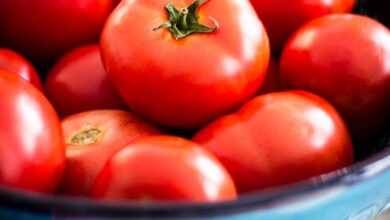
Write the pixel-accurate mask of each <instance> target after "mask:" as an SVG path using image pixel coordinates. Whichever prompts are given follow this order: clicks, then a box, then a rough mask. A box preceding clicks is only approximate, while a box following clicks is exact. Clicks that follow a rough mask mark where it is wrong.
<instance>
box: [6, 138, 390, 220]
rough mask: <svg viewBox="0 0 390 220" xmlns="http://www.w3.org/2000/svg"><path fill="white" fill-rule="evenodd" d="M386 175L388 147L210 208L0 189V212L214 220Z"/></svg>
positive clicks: (388, 160)
mask: <svg viewBox="0 0 390 220" xmlns="http://www.w3.org/2000/svg"><path fill="white" fill-rule="evenodd" d="M385 172H390V144H386V145H385V148H384V149H383V150H382V151H381V152H379V153H376V154H373V155H372V156H370V157H368V158H367V159H365V160H362V161H359V162H357V163H355V164H353V165H351V166H349V167H346V168H343V169H339V170H336V171H333V172H330V173H327V174H324V175H320V176H316V177H313V178H311V179H309V180H305V181H301V182H298V183H293V184H289V185H285V186H281V187H275V188H273V189H270V190H266V191H260V192H253V193H248V194H246V195H242V196H240V198H239V199H238V200H235V201H228V202H219V203H211V204H193V203H191V204H190V203H174V202H164V203H163V202H156V203H153V204H141V203H131V202H107V201H93V200H91V199H87V198H77V199H75V198H71V197H65V196H52V195H44V194H41V193H33V192H26V191H21V190H17V189H11V188H6V187H0V210H1V209H3V208H4V207H6V208H10V209H11V210H23V211H24V212H26V211H27V212H31V213H37V214H38V213H50V215H60V216H67V215H77V216H83V215H85V216H100V217H104V216H109V217H128V216H132V217H146V216H147V217H149V218H153V217H159V218H164V217H165V218H175V217H206V216H207V217H211V216H214V217H218V216H224V215H228V214H237V213H241V212H250V211H252V210H255V209H256V210H257V211H258V210H264V209H267V208H273V207H277V206H278V205H283V204H284V203H283V202H284V201H286V200H288V201H291V200H297V199H299V198H305V197H306V196H308V195H310V194H314V193H318V192H322V191H326V190H330V189H333V188H335V187H339V186H345V185H353V184H356V183H361V182H364V181H367V180H369V179H371V178H374V177H376V176H378V175H381V174H383V173H385Z"/></svg>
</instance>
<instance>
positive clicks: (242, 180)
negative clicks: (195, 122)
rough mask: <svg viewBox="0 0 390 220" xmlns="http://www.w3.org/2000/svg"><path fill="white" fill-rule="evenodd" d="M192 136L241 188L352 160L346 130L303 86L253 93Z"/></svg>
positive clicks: (254, 187) (271, 183)
mask: <svg viewBox="0 0 390 220" xmlns="http://www.w3.org/2000/svg"><path fill="white" fill-rule="evenodd" d="M193 140H194V141H195V142H197V143H199V144H201V145H203V146H204V148H205V149H207V150H209V151H210V152H211V153H213V154H214V155H216V156H217V158H218V159H219V160H220V161H221V163H222V164H223V165H224V166H225V168H226V169H227V170H228V171H229V172H230V174H231V175H232V177H233V180H234V181H235V183H236V186H237V189H238V190H239V191H240V192H248V191H254V190H260V189H265V188H269V187H273V186H278V185H281V184H287V183H292V182H295V181H300V180H303V179H306V178H309V177H312V176H315V175H319V174H323V173H326V172H329V171H333V170H335V169H338V168H342V167H344V166H347V165H350V164H351V163H352V162H353V157H354V156H353V147H352V144H351V139H350V136H349V133H348V130H347V128H346V126H345V124H344V122H343V120H342V118H341V117H340V116H339V114H338V113H337V112H336V110H335V109H334V108H333V107H332V106H331V105H330V104H329V103H328V102H326V101H325V100H324V99H322V98H320V97H318V96H315V95H313V94H311V93H307V92H303V91H289V92H277V93H270V94H267V95H263V96H259V97H256V98H255V99H253V100H251V101H249V102H248V103H247V104H245V105H244V106H243V107H242V108H241V110H240V111H238V112H237V113H235V114H231V115H228V116H225V117H222V118H220V119H218V120H216V121H215V122H213V123H212V124H210V125H209V126H207V127H206V128H204V129H202V130H201V131H200V132H199V133H198V134H196V135H195V137H194V138H193Z"/></svg>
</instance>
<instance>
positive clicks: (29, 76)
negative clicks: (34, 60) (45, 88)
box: [0, 48, 42, 90]
mask: <svg viewBox="0 0 390 220" xmlns="http://www.w3.org/2000/svg"><path fill="white" fill-rule="evenodd" d="M0 69H2V70H5V71H8V72H12V73H16V74H17V75H18V76H21V77H22V78H23V79H25V80H27V81H29V82H30V83H32V84H33V85H34V86H35V87H37V88H38V89H40V90H42V84H41V80H40V79H39V75H38V73H37V71H36V70H35V68H34V67H33V65H32V64H31V63H30V62H29V61H28V60H27V59H25V58H24V57H23V56H21V55H19V54H18V53H16V52H14V51H12V50H9V49H6V48H0Z"/></svg>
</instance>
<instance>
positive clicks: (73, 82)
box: [45, 45, 125, 115]
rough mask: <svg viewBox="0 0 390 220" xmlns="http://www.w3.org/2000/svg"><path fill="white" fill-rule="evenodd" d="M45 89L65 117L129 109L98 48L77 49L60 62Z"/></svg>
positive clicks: (92, 46) (50, 74) (51, 72)
mask: <svg viewBox="0 0 390 220" xmlns="http://www.w3.org/2000/svg"><path fill="white" fill-rule="evenodd" d="M45 89H46V92H47V95H48V97H49V98H50V100H51V101H52V103H53V104H54V106H55V107H56V109H57V111H58V112H60V113H61V115H69V114H73V113H78V112H83V111H87V110H93V109H115V108H124V106H125V104H124V102H123V101H122V99H121V98H120V97H119V96H118V95H117V93H116V91H115V89H114V88H113V86H112V85H111V82H110V81H109V79H108V76H107V73H106V71H105V70H104V68H103V63H102V61H101V57H100V51H99V47H98V46H96V45H91V46H85V47H81V48H78V49H75V50H73V51H71V52H69V53H68V54H66V55H65V56H64V57H63V58H62V59H60V61H59V62H58V63H57V64H56V65H55V66H54V67H53V68H52V70H51V71H50V72H49V75H48V78H47V81H46V83H45Z"/></svg>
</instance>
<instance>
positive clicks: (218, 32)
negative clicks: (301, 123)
mask: <svg viewBox="0 0 390 220" xmlns="http://www.w3.org/2000/svg"><path fill="white" fill-rule="evenodd" d="M205 2H206V3H205ZM168 3H171V4H168ZM191 3H193V4H191ZM167 4H168V5H169V7H178V8H183V7H187V6H189V5H190V4H191V7H190V8H188V10H180V12H179V14H180V13H181V14H180V15H177V16H176V17H177V18H178V19H179V20H180V19H181V21H177V22H178V24H173V26H175V27H176V28H177V30H179V31H175V30H176V29H175V28H173V27H172V28H170V30H168V29H169V27H167V23H166V21H167V19H168V16H167V12H166V10H165V9H164V8H165V6H166V5H167ZM196 6H198V8H197V9H196V10H194V8H196ZM193 11H195V12H196V13H195V14H194V13H192V12H193ZM187 12H188V14H187V15H186V16H184V14H185V13H187ZM198 16H199V18H200V20H199V21H197V20H198ZM171 17H175V16H171ZM184 18H188V21H183V20H184ZM197 22H199V23H200V24H201V25H203V26H201V25H199V23H197ZM163 23H165V26H162V27H161V28H160V29H158V30H157V29H154V28H156V27H157V26H159V25H160V24H163ZM199 26H200V27H202V28H200V27H199ZM164 27H165V28H164ZM195 27H198V28H199V30H196V28H195ZM167 28H168V29H167ZM153 29H154V31H153ZM174 29H175V30H174ZM192 31H195V33H192ZM196 31H200V32H202V31H204V32H208V33H197V32H196ZM190 33H192V34H190ZM268 46H269V45H268V39H267V36H266V33H265V31H264V29H263V26H262V24H261V22H260V21H259V19H258V18H257V16H256V14H255V12H254V11H253V10H252V7H251V6H250V4H249V2H248V1H242V0H235V1H232V0H210V1H200V0H196V1H194V0H185V1H182V0H164V1H161V0H159V1H157V0H145V1H123V2H122V3H121V4H120V5H119V6H118V7H117V8H116V9H115V10H114V12H113V14H112V15H111V17H110V18H109V19H108V22H107V23H106V26H105V28H104V30H103V35H102V40H101V47H102V55H103V60H104V63H105V66H106V68H107V71H108V73H109V75H110V77H111V79H112V80H113V82H114V84H115V85H116V87H117V88H118V90H119V92H120V93H121V94H122V97H124V99H125V101H126V102H127V104H128V105H129V107H131V109H132V110H134V111H135V112H136V113H138V114H140V115H143V116H145V117H146V118H150V119H151V120H153V121H155V122H157V123H159V124H161V125H164V126H169V127H174V128H184V129H190V128H196V127H199V126H201V125H203V124H205V123H207V122H208V121H210V120H212V119H213V118H215V117H216V116H219V115H221V114H224V113H226V112H228V111H230V110H232V109H234V108H235V107H237V106H239V105H240V104H241V103H243V102H244V101H245V100H247V99H248V98H249V97H251V96H252V95H253V94H255V93H256V92H257V90H258V89H259V87H260V86H261V83H262V81H263V78H264V76H265V72H266V69H267V65H268V62H269V47H268Z"/></svg>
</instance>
